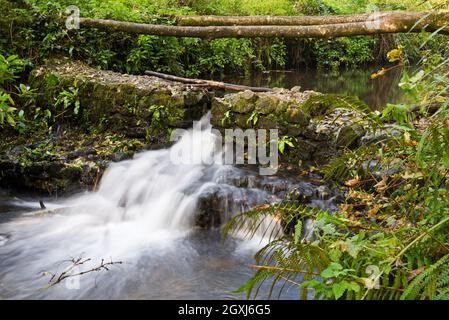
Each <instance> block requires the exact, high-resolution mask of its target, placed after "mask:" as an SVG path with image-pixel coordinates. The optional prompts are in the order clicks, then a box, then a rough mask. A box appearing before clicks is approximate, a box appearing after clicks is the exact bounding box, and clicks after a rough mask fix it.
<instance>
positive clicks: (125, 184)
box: [0, 116, 267, 298]
mask: <svg viewBox="0 0 449 320" xmlns="http://www.w3.org/2000/svg"><path fill="white" fill-rule="evenodd" d="M211 130H212V128H211V126H210V124H209V117H208V116H206V117H204V118H203V119H202V120H201V121H200V122H199V123H197V124H196V125H195V127H194V128H193V129H192V130H190V131H188V132H187V133H186V134H184V135H183V136H182V138H181V139H180V141H179V142H177V143H176V144H175V145H174V146H172V147H171V148H169V149H163V150H157V151H147V152H143V153H140V154H138V155H136V156H135V157H134V159H132V160H127V161H123V162H118V163H114V164H112V165H111V166H110V167H109V168H108V169H107V171H106V172H105V174H104V176H103V178H102V180H101V183H100V185H99V188H98V191H96V192H89V193H85V194H82V195H77V196H75V197H72V198H70V199H66V200H63V201H60V202H55V203H47V205H48V207H49V208H51V209H53V212H51V213H48V214H45V213H44V214H42V213H37V214H36V213H34V214H25V215H21V216H20V218H17V219H14V220H12V221H10V222H6V223H2V224H0V234H3V235H8V241H7V238H6V236H3V237H2V239H1V241H0V243H1V246H0V257H1V258H0V282H1V283H3V284H9V289H8V290H9V291H8V290H7V291H6V296H8V297H18V298H23V297H36V296H37V297H78V298H80V297H86V296H90V294H91V292H92V290H95V288H96V283H97V282H96V281H97V278H96V277H88V276H86V277H83V279H82V281H83V285H82V286H81V287H80V288H78V289H77V290H74V291H73V290H72V291H70V292H67V289H66V288H64V287H63V286H57V288H56V287H53V288H51V289H47V290H44V291H42V290H39V289H41V288H42V287H45V285H46V281H48V274H47V277H45V276H43V277H41V276H42V275H43V274H45V273H44V272H47V271H48V272H50V273H58V272H61V271H63V270H64V268H65V267H67V265H68V264H67V261H66V260H67V259H70V258H71V257H73V258H77V257H80V256H82V257H85V258H92V260H91V261H89V262H86V263H85V265H83V266H82V267H83V268H82V269H83V270H86V269H87V270H88V269H89V268H92V267H95V266H97V265H98V264H99V261H101V259H106V260H109V259H112V260H113V261H118V260H121V261H124V262H127V263H129V265H124V266H123V267H120V268H122V272H117V271H116V272H115V276H109V277H108V278H107V280H104V281H105V282H106V284H105V285H106V286H107V287H108V288H109V290H110V292H109V294H110V295H111V297H123V294H121V293H120V292H118V291H120V290H122V289H120V288H123V287H125V286H129V284H125V283H129V281H131V280H130V279H136V278H137V277H138V275H141V274H142V270H143V269H144V270H149V269H151V271H145V272H148V273H151V276H148V275H147V277H146V281H148V277H150V278H151V277H152V276H153V275H154V272H155V269H156V270H157V269H161V268H164V267H161V266H163V265H167V264H170V265H171V267H170V268H172V267H173V268H181V266H183V265H184V266H186V265H189V262H188V261H191V260H192V259H193V260H195V259H198V257H199V256H198V255H199V253H198V250H197V249H195V248H193V247H192V245H191V244H190V243H186V242H185V241H182V239H185V238H186V237H187V236H188V235H189V233H190V232H191V231H192V230H193V227H194V223H195V221H194V219H195V213H196V212H197V208H198V201H199V198H200V196H201V195H202V194H204V192H206V191H208V190H215V189H223V190H227V191H228V194H231V196H230V199H229V201H227V202H226V203H225V205H226V206H229V208H224V210H223V211H225V212H226V211H228V212H229V214H233V213H236V212H238V211H240V210H241V209H243V207H244V206H251V205H254V204H257V203H261V202H263V201H266V197H267V193H266V192H265V191H262V190H256V189H245V190H246V191H245V193H244V194H243V191H242V190H243V189H244V188H236V187H233V186H231V185H227V184H223V181H225V180H226V176H228V175H230V174H231V175H232V174H235V172H236V171H238V169H236V168H234V167H232V166H226V165H223V164H222V163H221V155H220V154H216V153H215V152H214V150H215V146H216V143H217V140H216V137H215V136H214V135H213V133H212V131H211ZM177 150H183V151H184V152H185V151H186V150H187V152H190V153H191V155H192V159H195V158H196V159H197V158H198V156H199V155H200V156H201V158H202V159H203V160H206V161H203V163H201V162H198V161H194V162H193V163H190V164H177V165H174V164H173V163H172V162H171V161H170V152H172V151H177ZM205 163H206V164H205ZM229 190H230V192H229ZM246 192H250V193H246ZM239 198H240V200H242V201H241V202H240V203H239V201H238V199H239ZM242 203H244V205H242ZM17 205H18V206H27V205H29V203H28V202H23V201H21V202H18V203H17ZM246 208H247V207H246ZM9 238H10V239H9ZM180 239H181V240H180ZM237 251H238V250H237ZM174 257H175V258H174ZM142 259H144V260H145V265H144V266H142V264H141V263H139V261H142ZM173 259H174V261H173ZM64 261H65V262H64ZM178 264H179V265H178ZM69 265H70V263H69ZM136 268H137V269H138V270H136ZM123 270H125V271H123ZM123 272H124V273H123ZM145 272H144V273H145ZM183 272H186V271H185V270H181V271H179V273H180V274H182V273H183ZM124 275H125V276H124ZM102 279H106V278H105V276H102ZM242 280H243V281H244V280H245V279H244V278H243V279H242ZM177 285H178V286H181V287H182V285H180V284H179V283H178V284H177ZM3 294H5V293H3ZM94 296H95V295H94ZM0 297H1V291H0ZM95 297H96V296H95ZM101 297H102V298H106V296H104V292H103V296H101Z"/></svg>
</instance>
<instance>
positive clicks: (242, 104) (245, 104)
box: [231, 90, 257, 113]
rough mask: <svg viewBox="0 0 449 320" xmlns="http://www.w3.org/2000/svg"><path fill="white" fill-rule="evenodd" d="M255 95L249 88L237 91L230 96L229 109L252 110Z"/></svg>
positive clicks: (241, 111) (240, 111)
mask: <svg viewBox="0 0 449 320" xmlns="http://www.w3.org/2000/svg"><path fill="white" fill-rule="evenodd" d="M256 100H257V96H256V94H255V93H254V92H252V91H250V90H245V91H243V92H239V93H237V94H235V95H233V96H232V97H231V109H232V111H234V112H237V113H248V112H251V111H253V110H254V103H255V102H256Z"/></svg>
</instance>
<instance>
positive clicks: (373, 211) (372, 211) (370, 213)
mask: <svg viewBox="0 0 449 320" xmlns="http://www.w3.org/2000/svg"><path fill="white" fill-rule="evenodd" d="M379 209H380V205H379V204H377V203H376V204H375V205H374V206H373V207H372V208H371V209H370V210H369V211H368V212H367V216H368V218H372V217H374V216H375V215H376V214H377V212H379Z"/></svg>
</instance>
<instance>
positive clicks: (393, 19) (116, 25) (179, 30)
mask: <svg viewBox="0 0 449 320" xmlns="http://www.w3.org/2000/svg"><path fill="white" fill-rule="evenodd" d="M360 16H361V15H347V16H340V18H339V19H342V18H343V17H346V18H347V20H348V21H351V22H345V23H336V24H326V23H329V16H324V17H314V18H313V19H317V18H320V19H317V20H316V21H315V22H316V23H320V24H319V25H307V26H284V25H283V26H266V25H263V26H206V27H198V26H197V27H191V26H167V25H152V24H142V23H132V22H124V21H115V20H103V19H91V18H81V19H80V24H81V26H85V27H95V28H104V29H108V30H116V31H125V32H131V33H141V34H151V35H159V36H175V37H197V38H245V37H246V38H254V37H265V38H274V37H287V38H288V37H305V38H331V37H343V36H356V35H373V34H384V33H405V32H421V30H422V29H425V30H426V31H429V32H434V31H437V30H439V31H440V32H441V33H443V34H449V26H448V21H449V13H443V12H441V13H438V12H405V11H398V12H383V13H378V14H377V18H375V17H376V16H374V15H372V16H371V18H370V19H368V20H366V21H359V22H353V21H354V19H360ZM292 18H296V17H292ZM303 18H304V17H303ZM309 18H311V17H309ZM341 21H343V20H341Z"/></svg>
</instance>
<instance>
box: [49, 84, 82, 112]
mask: <svg viewBox="0 0 449 320" xmlns="http://www.w3.org/2000/svg"><path fill="white" fill-rule="evenodd" d="M78 94H79V88H78V87H77V86H76V83H75V84H74V85H73V86H71V87H69V88H68V89H63V90H61V91H60V92H59V94H58V96H57V97H56V102H55V106H61V105H62V106H63V107H64V110H68V109H70V108H71V109H72V112H73V114H74V115H78V113H79V111H80V108H81V103H80V101H79V97H78Z"/></svg>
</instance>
